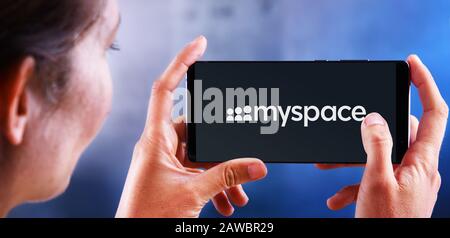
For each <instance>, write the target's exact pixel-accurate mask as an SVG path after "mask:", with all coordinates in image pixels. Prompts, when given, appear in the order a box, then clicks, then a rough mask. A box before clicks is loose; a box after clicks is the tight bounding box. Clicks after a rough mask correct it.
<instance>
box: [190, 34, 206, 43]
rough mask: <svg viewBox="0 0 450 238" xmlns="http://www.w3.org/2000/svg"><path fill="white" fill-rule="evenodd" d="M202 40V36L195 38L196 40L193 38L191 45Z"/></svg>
mask: <svg viewBox="0 0 450 238" xmlns="http://www.w3.org/2000/svg"><path fill="white" fill-rule="evenodd" d="M203 38H205V37H204V36H203V35H199V36H197V38H195V39H194V40H193V41H192V42H191V43H195V42H197V41H199V40H201V39H203Z"/></svg>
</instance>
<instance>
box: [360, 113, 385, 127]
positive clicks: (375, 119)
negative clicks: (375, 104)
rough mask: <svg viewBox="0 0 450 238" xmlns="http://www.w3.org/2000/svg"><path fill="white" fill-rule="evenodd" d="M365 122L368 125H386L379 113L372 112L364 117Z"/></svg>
mask: <svg viewBox="0 0 450 238" xmlns="http://www.w3.org/2000/svg"><path fill="white" fill-rule="evenodd" d="M364 123H365V124H366V125H367V126H373V125H381V126H383V125H384V119H383V117H381V115H380V114H378V113H371V114H369V115H367V116H366V118H365V119H364Z"/></svg>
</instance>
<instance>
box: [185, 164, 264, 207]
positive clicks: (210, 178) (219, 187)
mask: <svg viewBox="0 0 450 238" xmlns="http://www.w3.org/2000/svg"><path fill="white" fill-rule="evenodd" d="M266 174H267V168H266V166H265V165H264V163H263V162H262V161H261V160H258V159H235V160H230V161H227V162H224V163H221V164H219V165H217V166H215V167H213V168H211V169H209V170H206V171H205V172H203V173H202V174H199V175H198V176H196V177H195V178H194V181H193V185H194V186H195V189H196V191H197V192H198V195H199V196H201V197H202V198H203V199H204V200H209V199H210V198H212V197H214V196H215V195H216V194H218V193H220V192H222V191H224V190H227V189H229V188H231V187H233V186H237V185H239V184H243V183H246V182H250V181H256V180H259V179H262V178H264V177H265V176H266Z"/></svg>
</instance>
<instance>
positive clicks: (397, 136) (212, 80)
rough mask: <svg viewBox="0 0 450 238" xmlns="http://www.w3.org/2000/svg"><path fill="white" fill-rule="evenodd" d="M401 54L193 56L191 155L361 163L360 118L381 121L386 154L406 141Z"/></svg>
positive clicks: (398, 154) (406, 86)
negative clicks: (375, 57)
mask: <svg viewBox="0 0 450 238" xmlns="http://www.w3.org/2000/svg"><path fill="white" fill-rule="evenodd" d="M409 71H410V70H409V66H408V64H407V62H405V61H368V60H354V61H348V60H346V61H200V62H196V63H195V64H193V65H192V66H191V67H190V68H189V70H188V74H187V89H188V90H187V91H188V94H189V97H188V100H187V104H188V105H187V121H188V125H187V153H188V157H189V159H190V160H191V161H193V162H223V161H227V160H231V159H235V158H242V157H252V158H259V159H261V160H263V161H264V162H268V163H365V162H366V154H365V152H364V148H363V144H362V139H361V122H362V121H363V120H364V117H365V116H366V115H368V114H369V113H371V112H378V113H380V114H381V115H382V116H383V117H384V118H385V119H386V121H387V123H388V125H389V129H390V132H391V135H392V138H393V142H394V144H393V151H392V162H393V163H400V162H401V160H402V158H403V155H404V154H405V152H406V150H407V148H408V146H409V98H410V73H409Z"/></svg>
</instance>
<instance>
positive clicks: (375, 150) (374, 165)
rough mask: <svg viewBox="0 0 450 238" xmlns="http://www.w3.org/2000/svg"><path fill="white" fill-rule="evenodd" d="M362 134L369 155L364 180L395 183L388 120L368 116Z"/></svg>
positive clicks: (379, 116)
mask: <svg viewBox="0 0 450 238" xmlns="http://www.w3.org/2000/svg"><path fill="white" fill-rule="evenodd" d="M361 134H362V141H363V145H364V150H365V151H366V153H367V164H366V169H365V171H364V178H367V179H370V180H377V179H387V181H394V178H395V177H394V172H393V171H394V168H393V166H392V159H391V154H392V144H393V143H392V136H391V133H390V131H389V127H388V125H387V122H386V120H384V118H383V117H382V116H381V115H380V114H378V113H371V114H369V115H367V116H366V118H365V119H364V121H363V122H362V124H361ZM364 178H363V179H364Z"/></svg>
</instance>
